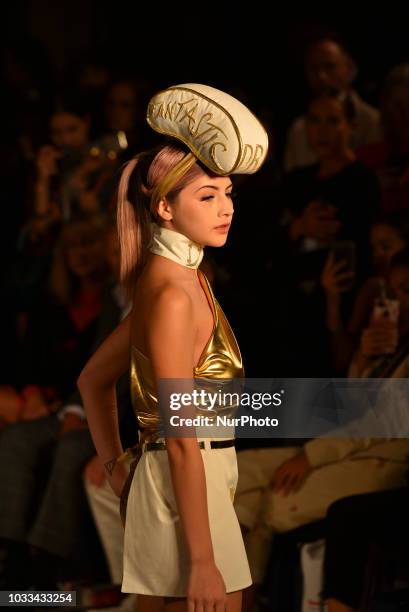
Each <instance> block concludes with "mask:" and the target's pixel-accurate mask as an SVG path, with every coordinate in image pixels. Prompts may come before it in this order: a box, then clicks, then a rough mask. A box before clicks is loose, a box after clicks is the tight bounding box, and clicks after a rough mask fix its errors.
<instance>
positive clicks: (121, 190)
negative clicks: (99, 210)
mask: <svg viewBox="0 0 409 612" xmlns="http://www.w3.org/2000/svg"><path fill="white" fill-rule="evenodd" d="M139 163H140V156H137V157H134V158H133V159H131V160H130V161H129V162H128V163H127V164H126V165H125V168H124V170H123V172H122V175H121V179H120V181H119V187H118V205H117V227H118V238H119V245H120V254H121V255H120V279H121V283H122V284H123V286H124V288H125V290H126V293H127V295H128V297H129V298H130V299H132V297H133V292H134V288H135V284H136V280H137V278H138V276H139V275H140V273H141V272H142V268H143V266H144V265H145V263H146V255H147V248H146V246H147V244H148V241H149V240H150V226H149V224H150V221H151V218H150V213H149V210H148V209H147V208H146V207H145V206H143V202H140V197H139V198H136V202H135V205H133V204H132V203H131V202H130V200H129V195H128V192H129V180H130V177H131V174H132V173H133V171H134V170H135V168H136V167H137V166H138V164H139Z"/></svg>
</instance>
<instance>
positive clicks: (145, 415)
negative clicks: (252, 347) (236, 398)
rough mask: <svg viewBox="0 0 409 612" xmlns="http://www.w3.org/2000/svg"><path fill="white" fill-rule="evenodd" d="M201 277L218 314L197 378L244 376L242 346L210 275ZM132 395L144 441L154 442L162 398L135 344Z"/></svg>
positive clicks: (132, 366) (195, 373)
mask: <svg viewBox="0 0 409 612" xmlns="http://www.w3.org/2000/svg"><path fill="white" fill-rule="evenodd" d="M198 275H199V279H200V282H201V285H202V287H203V290H204V292H205V294H206V297H207V299H208V301H209V304H210V306H211V308H212V312H213V317H214V327H213V332H212V335H211V337H210V338H209V340H208V342H207V344H206V346H205V348H204V350H203V352H202V355H201V356H200V359H199V361H198V364H197V365H196V367H195V368H194V372H193V373H192V374H193V376H194V377H195V378H219V379H231V378H239V377H243V376H244V368H243V363H242V358H241V354H240V349H239V347H238V344H237V341H236V338H235V336H234V334H233V331H232V329H231V327H230V325H229V323H228V321H227V319H226V317H225V315H224V313H223V311H222V309H221V307H220V305H219V303H218V302H217V300H216V298H215V297H214V294H213V291H212V288H211V286H210V283H209V281H208V280H207V278H206V276H205V275H204V274H203V272H201V270H198ZM130 376H131V395H132V403H133V407H134V410H135V414H136V416H137V419H138V422H139V426H140V428H141V429H144V432H143V438H144V440H149V441H150V442H151V441H154V440H155V439H156V438H157V437H158V435H157V431H156V429H157V424H158V419H159V416H158V400H157V397H156V390H155V380H154V377H153V373H152V369H151V364H150V361H149V359H148V358H147V357H146V356H145V355H144V354H143V353H142V352H141V351H140V350H139V349H138V348H137V347H135V346H132V347H131V374H130Z"/></svg>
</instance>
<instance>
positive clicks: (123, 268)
mask: <svg viewBox="0 0 409 612" xmlns="http://www.w3.org/2000/svg"><path fill="white" fill-rule="evenodd" d="M185 155H186V152H185V151H183V150H182V149H179V148H178V147H176V146H173V145H164V146H162V147H160V148H159V149H158V148H156V149H153V150H151V151H147V152H144V153H140V154H139V155H137V156H136V157H134V158H133V159H131V160H130V161H129V162H128V163H127V164H126V165H125V167H124V169H123V171H122V175H121V178H120V181H119V187H118V206H117V225H118V236H119V243H120V250H121V265H120V278H121V282H122V283H123V285H124V287H125V289H126V291H127V293H128V295H129V297H130V298H132V297H133V293H134V289H135V284H136V281H137V279H138V277H139V275H140V274H141V272H142V270H143V268H144V266H145V264H146V261H147V256H148V245H149V242H150V239H151V228H150V223H151V222H152V221H156V215H157V211H156V210H151V202H150V194H151V192H152V190H153V188H154V187H156V185H157V184H158V183H159V182H160V181H162V179H163V178H164V177H165V176H166V175H167V174H168V173H169V171H170V170H171V169H172V168H173V167H174V166H176V164H177V163H178V162H179V161H180V160H181V159H182V158H183V157H184V156H185ZM203 173H204V170H203V169H202V168H201V167H200V166H199V165H198V164H194V165H193V166H192V167H191V168H190V170H188V172H186V174H185V175H184V176H183V177H182V178H181V179H180V181H179V182H178V183H177V184H176V185H175V186H174V187H173V188H172V190H171V191H170V192H169V193H168V194H167V195H166V198H167V200H169V201H170V202H173V201H174V200H175V199H176V198H177V196H178V194H179V193H180V191H182V189H184V188H185V187H186V186H187V185H188V184H189V183H191V182H192V181H193V180H194V179H196V178H197V177H198V176H200V175H201V174H203Z"/></svg>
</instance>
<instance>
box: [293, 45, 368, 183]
mask: <svg viewBox="0 0 409 612" xmlns="http://www.w3.org/2000/svg"><path fill="white" fill-rule="evenodd" d="M304 61H305V77H306V80H307V83H308V86H309V88H310V90H311V94H312V96H317V95H322V94H324V93H328V92H331V91H333V92H336V93H338V94H340V96H341V98H342V100H343V101H345V102H346V103H347V104H349V105H350V106H351V110H352V114H353V117H354V130H353V132H351V134H350V144H351V147H352V148H354V149H355V148H356V147H358V146H361V145H365V144H367V143H369V142H373V141H375V140H378V138H379V135H380V126H379V112H378V111H377V110H376V109H375V108H373V107H372V106H370V105H369V104H367V103H366V102H364V101H363V100H362V98H361V97H360V96H359V95H358V93H357V92H356V91H355V90H354V89H353V87H352V85H353V82H354V80H355V77H356V74H357V67H356V65H355V62H354V60H353V59H352V57H351V55H350V54H349V53H348V51H347V49H346V48H345V47H344V45H343V44H342V43H341V42H340V41H339V40H338V39H337V37H335V36H332V35H329V36H325V35H323V36H320V37H318V38H317V39H315V40H313V41H312V42H310V44H309V45H308V46H307V49H306V51H305V55H304ZM315 161H316V151H314V149H313V148H312V147H311V144H310V143H309V142H308V138H307V129H306V118H305V117H299V118H298V119H296V120H295V121H294V123H293V124H292V125H291V127H290V129H289V131H288V136H287V144H286V149H285V153H284V167H285V170H286V171H287V172H288V171H290V170H293V169H294V168H297V167H299V166H308V165H310V164H312V163H314V162H315Z"/></svg>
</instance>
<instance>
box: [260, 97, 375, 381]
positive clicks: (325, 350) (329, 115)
mask: <svg viewBox="0 0 409 612" xmlns="http://www.w3.org/2000/svg"><path fill="white" fill-rule="evenodd" d="M353 126H354V116H353V114H352V111H351V109H350V108H349V106H348V104H347V103H345V102H343V101H342V100H341V99H340V98H339V97H338V96H337V95H332V94H329V93H327V94H324V95H320V96H319V97H317V98H314V99H313V100H312V101H311V102H310V105H309V111H308V116H307V132H308V137H309V141H310V144H311V146H312V147H313V149H314V150H315V151H316V154H317V156H318V162H317V163H316V164H313V165H311V166H308V167H305V168H298V169H296V170H294V171H292V172H291V173H289V174H288V175H287V176H286V177H285V179H284V182H283V185H282V196H281V197H282V206H283V213H282V220H281V223H282V232H281V234H280V235H279V236H276V237H275V239H274V247H273V248H274V254H273V257H272V262H273V263H272V277H275V279H276V278H277V274H280V270H279V266H277V265H275V260H277V261H280V262H281V261H287V262H288V263H287V265H286V267H285V272H284V274H281V277H282V278H280V281H281V282H280V295H279V296H277V300H278V301H280V300H281V302H282V306H281V307H280V310H279V314H278V317H279V319H280V328H281V330H280V329H277V333H276V334H275V336H276V337H275V338H274V340H275V342H276V344H277V345H278V346H277V350H278V352H279V354H280V360H278V361H281V364H282V365H281V366H280V364H278V369H277V368H275V370H274V373H275V375H283V376H300V377H301V376H307V377H317V376H318V377H320V376H326V375H328V376H331V375H333V373H334V372H333V369H332V367H331V355H330V352H329V347H328V332H327V329H326V326H325V299H324V296H323V292H322V288H321V286H320V275H321V272H322V269H323V267H324V263H325V260H326V258H327V255H328V249H330V248H331V246H332V245H333V243H334V242H335V241H348V242H351V243H352V248H355V251H356V256H355V259H356V262H357V266H356V268H357V269H356V280H357V281H358V282H360V281H361V280H363V279H364V278H366V276H367V273H368V267H369V248H368V247H369V240H368V230H369V226H370V223H371V220H372V219H373V217H374V216H375V215H376V214H377V213H378V210H379V204H380V186H379V183H378V180H377V177H376V175H375V174H374V173H373V172H372V171H370V170H368V169H367V168H366V167H365V166H364V164H363V163H362V162H360V161H358V160H357V159H356V156H355V153H354V151H353V150H352V149H351V147H350V145H349V142H350V135H351V132H352V131H353ZM311 345H313V346H314V351H313V352H312V351H311V350H310V346H311Z"/></svg>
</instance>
